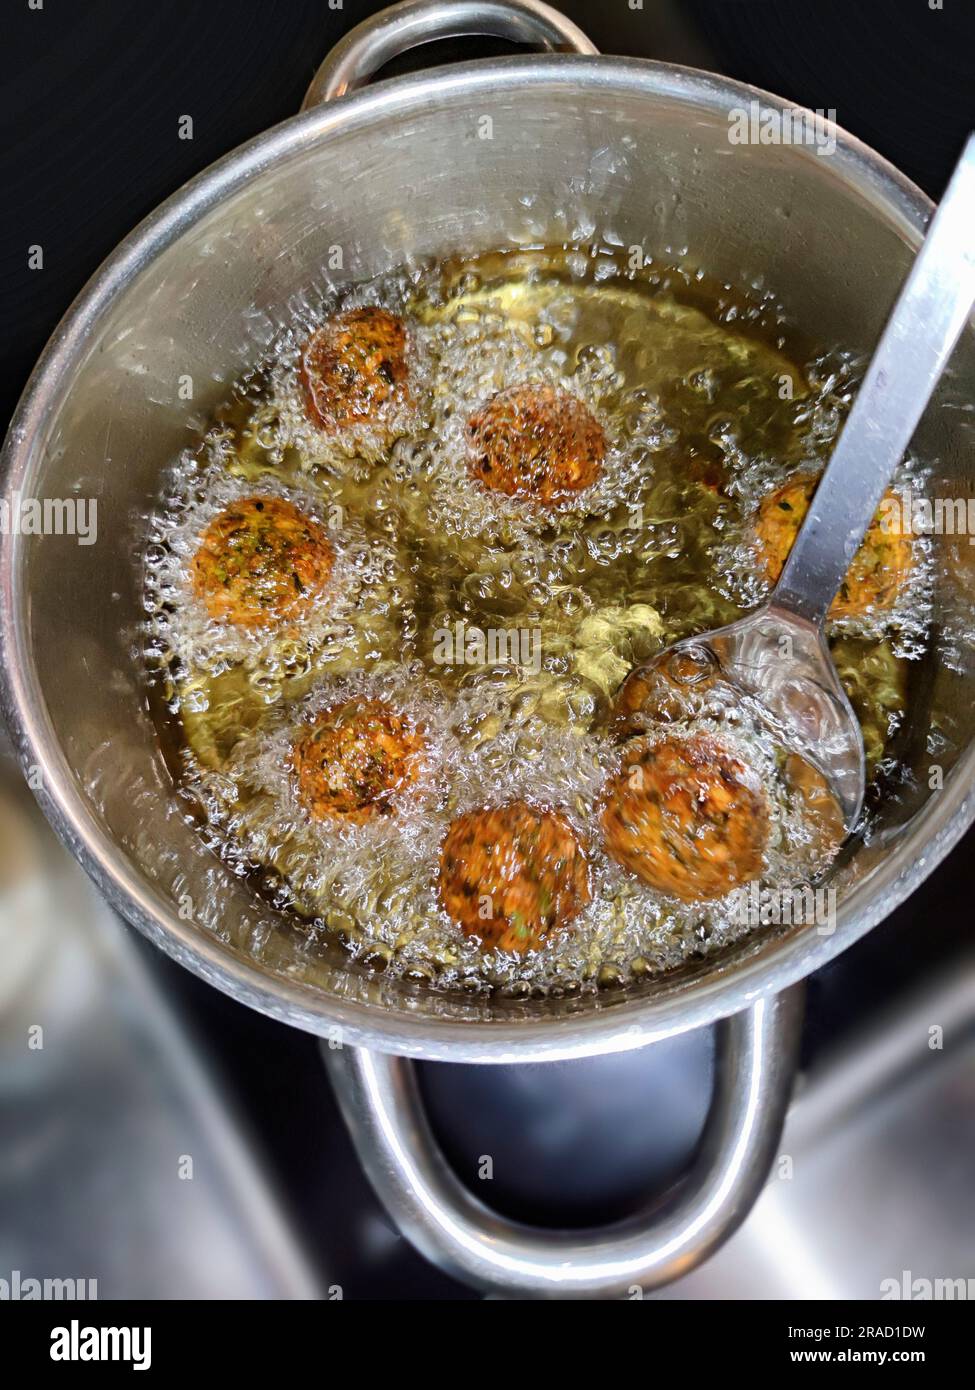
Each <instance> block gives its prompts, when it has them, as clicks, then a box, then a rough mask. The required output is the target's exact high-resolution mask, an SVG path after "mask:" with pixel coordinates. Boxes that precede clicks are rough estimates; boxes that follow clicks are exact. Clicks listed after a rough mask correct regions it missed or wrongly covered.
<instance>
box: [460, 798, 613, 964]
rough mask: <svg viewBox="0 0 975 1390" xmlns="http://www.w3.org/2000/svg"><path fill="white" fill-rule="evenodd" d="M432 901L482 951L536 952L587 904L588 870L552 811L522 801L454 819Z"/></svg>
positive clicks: (574, 838) (576, 842) (566, 828)
mask: <svg viewBox="0 0 975 1390" xmlns="http://www.w3.org/2000/svg"><path fill="white" fill-rule="evenodd" d="M439 888H440V898H441V901H442V903H443V905H444V908H445V909H446V911H447V912H448V913H449V915H450V916H451V917H452V918H453V920H454V921H455V922H456V923H457V924H458V926H459V927H460V928H461V930H462V931H463V932H464V934H465V936H472V937H479V938H480V941H481V945H482V948H483V949H484V950H490V949H491V948H493V947H498V948H499V949H500V950H502V951H515V952H517V953H519V954H524V953H525V952H527V951H535V950H540V949H541V948H542V947H543V946H545V944H546V942H547V939H548V937H549V934H550V933H551V932H553V931H555V930H556V929H557V928H558V927H561V926H565V925H566V924H567V923H568V922H571V921H572V919H573V918H574V917H576V916H577V915H578V914H579V912H581V911H582V909H583V908H584V907H585V905H586V903H588V902H589V899H590V896H591V889H590V885H589V865H588V862H587V859H586V854H585V851H584V849H583V846H582V844H581V842H580V840H579V837H578V836H577V834H576V832H575V830H573V828H572V826H571V825H570V824H569V822H568V821H567V820H566V819H565V817H564V816H562V815H560V814H559V813H558V812H557V811H548V810H542V809H540V808H537V807H535V806H531V805H529V804H528V803H527V802H525V801H510V802H508V803H507V804H506V805H504V806H497V807H487V808H484V809H482V810H478V811H470V812H468V813H467V814H466V815H462V816H458V817H457V818H456V820H454V821H453V822H452V823H451V825H450V827H449V829H448V831H447V834H446V837H445V839H444V842H443V845H442V847H441V851H440V875H439Z"/></svg>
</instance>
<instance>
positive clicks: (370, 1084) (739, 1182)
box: [323, 985, 803, 1298]
mask: <svg viewBox="0 0 975 1390" xmlns="http://www.w3.org/2000/svg"><path fill="white" fill-rule="evenodd" d="M802 1013H803V987H802V985H794V986H793V987H792V988H791V989H788V990H786V991H785V992H784V993H782V994H779V995H777V996H772V997H770V998H767V999H759V1000H757V1001H756V1002H755V1003H754V1004H752V1006H751V1007H750V1008H749V1009H746V1010H745V1011H744V1012H743V1013H740V1014H736V1015H735V1016H734V1017H733V1018H729V1019H723V1020H722V1021H721V1022H720V1023H719V1024H718V1036H717V1043H716V1048H715V1083H714V1095H713V1097H712V1101H711V1107H710V1110H709V1112H708V1117H707V1121H706V1123H705V1126H704V1133H703V1135H702V1139H701V1143H700V1146H699V1149H698V1153H697V1157H696V1159H695V1161H694V1163H693V1165H692V1167H691V1169H690V1171H689V1172H688V1174H687V1176H686V1178H684V1179H683V1180H682V1181H681V1183H680V1184H679V1186H678V1187H677V1188H676V1189H675V1191H674V1193H673V1194H672V1195H671V1196H670V1197H669V1198H668V1199H667V1200H666V1201H665V1202H664V1203H663V1204H662V1205H661V1204H657V1205H656V1206H655V1207H654V1208H653V1209H652V1211H651V1212H649V1213H645V1214H641V1215H638V1216H636V1217H632V1218H630V1219H628V1220H627V1221H624V1222H620V1223H617V1224H616V1225H613V1226H607V1227H603V1228H600V1229H595V1230H588V1231H578V1232H576V1231H553V1230H543V1229H540V1228H533V1227H530V1226H525V1225H522V1224H521V1223H519V1222H515V1221H510V1220H509V1219H508V1218H507V1217H504V1216H499V1215H498V1214H497V1213H496V1212H493V1211H491V1210H490V1209H489V1208H488V1207H487V1206H485V1205H484V1203H483V1202H481V1201H480V1200H479V1199H478V1198H477V1197H475V1196H473V1195H472V1193H470V1192H469V1191H468V1190H467V1188H466V1187H464V1186H463V1184H462V1183H461V1182H460V1180H459V1179H458V1178H457V1177H456V1175H455V1174H454V1172H453V1171H452V1169H451V1168H450V1167H449V1165H448V1164H447V1161H446V1159H445V1158H444V1156H443V1153H442V1152H441V1150H440V1148H439V1146H438V1144H437V1142H436V1140H435V1139H434V1137H433V1134H432V1132H431V1130H430V1126H429V1124H428V1122H427V1118H426V1115H425V1113H424V1108H423V1102H422V1099H421V1096H420V1090H419V1086H418V1084H417V1077H416V1070H415V1067H414V1065H413V1063H412V1062H411V1061H410V1060H409V1059H408V1058H405V1057H392V1056H388V1055H386V1054H383V1053H378V1052H369V1051H366V1050H365V1049H361V1048H348V1047H342V1048H329V1047H328V1046H327V1045H323V1052H324V1055H325V1057H326V1059H327V1062H328V1067H329V1071H330V1073H331V1078H332V1083H333V1085H334V1087H335V1090H336V1094H337V1096H338V1100H339V1104H340V1106H341V1109H342V1113H343V1115H344V1117H345V1121H346V1124H347V1125H348V1127H349V1130H350V1132H351V1135H352V1140H353V1143H354V1144H355V1147H356V1150H357V1152H358V1156H359V1159H360V1162H361V1163H362V1166H363V1168H364V1169H365V1171H366V1174H367V1175H368V1177H369V1180H370V1181H371V1183H372V1185H373V1187H374V1189H375V1191H376V1194H377V1196H378V1197H379V1199H380V1201H381V1202H382V1203H383V1205H384V1206H385V1208H386V1210H387V1212H388V1213H389V1215H390V1216H391V1217H392V1219H393V1221H394V1222H395V1223H396V1225H397V1226H398V1227H399V1229H400V1230H401V1231H402V1232H403V1234H404V1235H405V1236H406V1238H407V1239H408V1240H409V1241H410V1242H411V1243H412V1244H413V1245H415V1246H416V1248H417V1249H418V1250H419V1251H420V1252H421V1254H423V1255H425V1256H426V1257H427V1259H429V1260H432V1261H433V1262H434V1263H435V1264H437V1265H439V1266H440V1267H441V1268H443V1269H446V1270H447V1271H449V1272H450V1273H452V1274H455V1275H456V1276H457V1277H458V1278H460V1279H461V1280H463V1281H464V1282H466V1283H468V1284H472V1285H474V1286H475V1287H478V1288H481V1289H484V1290H487V1291H489V1292H492V1293H496V1294H508V1295H517V1296H521V1297H528V1298H580V1297H593V1296H597V1297H604V1298H606V1297H623V1298H626V1297H631V1298H632V1297H641V1296H642V1295H643V1294H645V1293H648V1292H649V1291H650V1290H652V1289H655V1288H659V1287H660V1286H661V1285H662V1284H666V1283H669V1282H670V1281H671V1280H673V1279H676V1278H677V1277H678V1276H679V1275H682V1274H687V1273H688V1272H689V1271H690V1270H691V1269H693V1268H694V1267H695V1266H696V1265H698V1264H700V1263H701V1261H702V1260H704V1259H706V1258H707V1256H708V1255H710V1254H711V1253H712V1252H713V1251H714V1250H716V1249H717V1247H718V1246H719V1245H721V1244H722V1242H723V1241H725V1240H726V1239H727V1238H728V1236H730V1235H731V1234H732V1232H733V1231H734V1230H735V1229H736V1228H737V1227H738V1226H739V1225H740V1224H741V1222H742V1221H743V1220H744V1219H745V1217H746V1216H747V1215H748V1212H749V1211H750V1210H751V1207H752V1205H753V1203H754V1202H755V1199H756V1198H757V1197H758V1194H759V1192H760V1191H761V1189H762V1187H763V1185H764V1182H765V1179H766V1175H767V1173H768V1169H769V1165H770V1164H771V1162H772V1159H773V1157H774V1154H775V1148H776V1145H777V1144H778V1141H779V1136H780V1133H781V1129H782V1123H783V1121H784V1119H785V1112H786V1108H787V1106H788V1102H789V1097H790V1094H791V1090H792V1080H793V1076H794V1073H795V1066H796V1057H797V1052H798V1041H799V1031H800V1026H801V1023H802ZM444 1065H448V1066H449V1065H450V1063H445V1064H444Z"/></svg>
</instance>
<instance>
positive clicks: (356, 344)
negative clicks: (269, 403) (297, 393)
mask: <svg viewBox="0 0 975 1390" xmlns="http://www.w3.org/2000/svg"><path fill="white" fill-rule="evenodd" d="M299 375H300V378H301V384H302V387H303V388H304V393H305V402H306V406H307V410H308V414H309V416H310V418H311V420H312V421H313V422H314V423H315V424H316V425H318V426H319V427H320V428H321V429H323V430H326V431H327V432H328V433H330V434H334V433H335V432H336V431H338V430H343V429H348V428H349V427H350V426H352V425H365V424H376V423H377V422H380V421H381V420H382V417H383V415H384V414H385V413H386V412H387V411H388V409H389V407H390V406H391V405H394V404H396V403H398V402H402V401H404V400H405V399H406V397H407V394H408V377H409V368H408V363H407V333H406V326H405V324H404V323H403V320H402V319H401V318H399V317H398V316H397V315H396V314H391V313H390V312H389V311H388V309H379V308H376V307H375V306H371V305H370V306H367V307H365V308H362V309H349V310H348V311H347V312H346V313H344V314H337V315H336V316H335V317H334V318H331V319H329V320H328V322H327V323H325V324H323V325H322V327H321V328H319V329H318V330H317V331H316V332H315V333H313V334H312V336H311V337H310V338H309V340H308V342H307V343H306V344H305V346H304V347H303V349H302V352H301V362H300V367H299Z"/></svg>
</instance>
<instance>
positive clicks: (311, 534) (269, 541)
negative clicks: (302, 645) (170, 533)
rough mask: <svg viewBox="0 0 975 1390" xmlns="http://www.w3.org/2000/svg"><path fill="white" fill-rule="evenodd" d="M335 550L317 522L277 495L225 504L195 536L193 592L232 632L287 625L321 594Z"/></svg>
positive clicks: (192, 572)
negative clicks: (196, 546) (198, 539)
mask: <svg viewBox="0 0 975 1390" xmlns="http://www.w3.org/2000/svg"><path fill="white" fill-rule="evenodd" d="M334 563H335V551H334V549H333V547H332V543H331V541H330V540H329V539H328V537H327V536H326V534H325V532H324V531H323V529H322V528H321V526H319V525H318V523H317V522H315V521H312V520H311V518H310V517H307V516H305V514H304V512H302V511H299V509H298V508H297V507H296V506H295V505H294V504H293V503H291V502H286V501H285V500H284V499H283V498H280V497H245V498H243V499H242V500H241V501H240V502H232V503H231V504H230V506H229V507H225V508H224V510H223V511H222V512H220V514H219V515H218V516H216V517H214V519H213V521H211V522H210V524H209V526H207V527H206V529H205V530H204V532H203V534H202V536H201V537H200V546H199V549H198V550H197V552H196V555H195V556H194V557H193V562H192V565H191V575H192V583H193V592H194V593H195V594H196V596H197V598H200V599H202V600H203V602H204V603H205V604H206V608H207V612H208V613H209V614H210V617H211V618H215V619H216V620H217V621H218V622H222V623H233V624H235V625H236V626H238V627H248V628H250V627H262V626H264V625H265V624H267V623H282V622H288V621H293V620H295V619H298V618H300V617H301V616H302V615H303V614H304V613H306V612H307V611H308V610H309V609H310V608H311V607H312V605H313V604H314V603H315V602H316V600H317V599H319V598H320V597H321V595H322V594H323V592H324V591H325V589H326V587H327V586H328V582H329V579H330V577H331V574H332V567H333V565H334Z"/></svg>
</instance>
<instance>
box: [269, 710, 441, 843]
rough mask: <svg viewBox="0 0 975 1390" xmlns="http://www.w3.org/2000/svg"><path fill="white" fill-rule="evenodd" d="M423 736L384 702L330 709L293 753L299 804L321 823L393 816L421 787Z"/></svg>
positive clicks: (304, 734)
mask: <svg viewBox="0 0 975 1390" xmlns="http://www.w3.org/2000/svg"><path fill="white" fill-rule="evenodd" d="M424 746H425V740H424V738H423V735H422V732H421V731H419V730H417V729H415V728H414V727H413V726H412V725H411V724H410V723H409V721H408V720H407V719H406V718H404V716H403V715H402V714H400V713H398V712H397V711H396V710H395V709H393V707H392V706H391V705H388V704H386V703H385V701H383V700H347V701H346V702H345V703H344V704H341V705H335V706H333V707H332V708H331V709H327V710H324V711H323V712H322V713H321V714H319V715H318V717H317V718H316V719H315V720H314V722H313V723H311V724H309V725H308V726H307V727H306V728H304V729H303V730H302V731H301V733H300V734H299V736H298V738H297V739H296V740H295V742H294V744H293V745H292V749H291V766H292V768H293V770H294V773H295V776H296V779H297V785H298V799H299V800H300V801H301V803H302V805H303V806H304V807H305V809H306V811H307V812H308V814H309V815H310V816H311V817H312V818H313V819H314V820H319V821H328V820H339V821H344V822H345V823H346V824H348V825H362V824H364V823H365V822H366V821H368V820H372V819H373V818H374V817H376V816H383V815H389V814H390V813H391V812H392V810H393V809H394V807H393V799H394V797H395V795H396V793H398V792H402V791H403V790H405V788H407V787H408V786H410V785H411V784H413V783H415V782H416V779H417V762H418V759H419V755H420V754H421V753H422V751H423V748H424Z"/></svg>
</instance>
